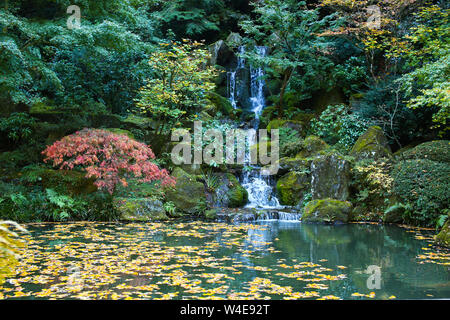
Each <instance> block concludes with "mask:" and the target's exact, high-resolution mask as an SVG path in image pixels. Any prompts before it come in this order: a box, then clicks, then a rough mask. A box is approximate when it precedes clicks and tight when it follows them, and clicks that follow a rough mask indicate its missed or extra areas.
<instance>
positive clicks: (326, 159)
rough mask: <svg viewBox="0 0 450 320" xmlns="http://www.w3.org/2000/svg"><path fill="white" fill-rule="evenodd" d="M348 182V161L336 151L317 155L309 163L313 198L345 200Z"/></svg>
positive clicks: (347, 194) (347, 193) (347, 192)
mask: <svg viewBox="0 0 450 320" xmlns="http://www.w3.org/2000/svg"><path fill="white" fill-rule="evenodd" d="M349 184H350V163H349V162H348V161H347V160H346V159H345V158H344V157H343V156H341V155H339V154H338V153H329V154H323V155H319V156H317V157H316V158H315V159H314V160H313V161H312V163H311V194H312V198H313V199H324V198H332V199H338V200H347V198H348V196H349Z"/></svg>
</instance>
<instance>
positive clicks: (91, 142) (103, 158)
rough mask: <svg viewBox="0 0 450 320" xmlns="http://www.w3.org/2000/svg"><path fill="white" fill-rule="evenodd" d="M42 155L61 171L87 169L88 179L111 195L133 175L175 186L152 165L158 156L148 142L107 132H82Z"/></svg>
mask: <svg viewBox="0 0 450 320" xmlns="http://www.w3.org/2000/svg"><path fill="white" fill-rule="evenodd" d="M42 153H43V154H44V155H45V156H46V158H45V159H44V161H45V162H48V161H52V162H53V166H54V167H58V168H59V169H61V170H67V169H68V170H72V169H82V170H85V171H86V172H87V174H86V177H87V178H91V177H95V178H96V181H95V185H96V186H97V187H98V188H99V189H106V190H107V191H108V192H109V193H111V194H112V193H113V192H114V190H115V187H116V185H117V184H118V183H121V184H122V185H123V186H127V181H126V177H129V174H130V173H132V174H133V175H134V176H135V177H137V178H140V179H139V181H140V182H151V181H160V182H161V184H162V186H174V185H175V178H173V177H171V176H170V175H169V173H168V172H167V170H166V169H159V168H158V166H157V165H156V164H155V163H153V162H151V160H152V159H155V155H154V153H153V151H152V150H151V149H150V148H149V147H148V146H147V145H146V144H145V143H141V142H137V141H135V140H133V139H130V138H129V137H127V136H126V135H121V134H114V133H111V132H109V131H106V130H100V129H83V130H81V131H78V132H76V133H74V134H71V135H69V136H66V137H64V138H62V139H61V140H59V141H56V142H55V143H53V144H52V145H51V146H48V147H47V148H46V149H45V150H44V151H43V152H42Z"/></svg>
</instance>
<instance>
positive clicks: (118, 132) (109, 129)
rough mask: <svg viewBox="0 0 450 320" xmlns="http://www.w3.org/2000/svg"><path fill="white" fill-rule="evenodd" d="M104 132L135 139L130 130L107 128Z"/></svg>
mask: <svg viewBox="0 0 450 320" xmlns="http://www.w3.org/2000/svg"><path fill="white" fill-rule="evenodd" d="M104 130H106V131H109V132H112V133H114V134H120V135H125V136H127V137H128V138H130V139H135V137H134V135H133V134H132V133H131V132H130V131H128V130H124V129H119V128H106V129H104Z"/></svg>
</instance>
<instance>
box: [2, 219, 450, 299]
mask: <svg viewBox="0 0 450 320" xmlns="http://www.w3.org/2000/svg"><path fill="white" fill-rule="evenodd" d="M29 229H30V230H31V237H30V238H29V246H28V250H27V251H26V253H25V255H24V258H23V259H22V262H21V264H20V265H19V267H18V270H17V275H16V276H15V277H14V278H12V279H9V281H8V282H7V283H6V284H4V285H3V286H2V287H0V297H3V298H14V297H17V298H21V297H23V298H35V297H38V298H51V297H53V298H81V299H102V298H107V299H111V298H112V299H124V298H137V299H155V298H163V299H169V298H173V299H200V298H224V299H243V298H251V299H266V298H272V299H283V298H289V299H299V298H321V297H325V298H327V297H331V298H332V297H338V298H342V299H365V298H371V297H372V298H375V299H388V298H394V297H396V298H399V299H409V298H421V299H422V298H450V281H449V280H450V274H449V262H450V260H449V259H450V256H449V253H448V251H442V249H441V251H438V248H434V247H433V246H432V245H431V241H430V235H429V234H426V233H424V232H423V231H422V232H421V233H419V231H417V230H414V229H410V230H408V229H403V228H400V227H397V226H381V225H370V224H349V225H337V226H329V225H315V224H301V223H293V222H282V221H262V222H258V223H256V224H239V225H231V224H226V223H209V222H200V221H195V222H184V223H180V222H173V223H172V222H169V223H148V224H145V223H143V224H106V223H104V224H102V223H74V224H52V225H39V226H35V227H32V226H30V227H29ZM369 266H377V267H379V268H380V270H381V274H380V275H381V279H379V289H377V288H373V287H370V283H371V282H370V281H368V279H369V277H370V276H371V275H370V274H368V273H366V270H367V269H368V267H369ZM67 270H77V273H76V274H75V275H70V274H69V275H68V274H67ZM74 279H75V280H74ZM77 281H78V282H77ZM368 283H369V287H368ZM74 284H75V285H74ZM18 292H19V293H18Z"/></svg>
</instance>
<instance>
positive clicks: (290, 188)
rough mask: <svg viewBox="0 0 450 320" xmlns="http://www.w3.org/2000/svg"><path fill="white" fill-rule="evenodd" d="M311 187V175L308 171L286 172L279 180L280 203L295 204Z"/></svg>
mask: <svg viewBox="0 0 450 320" xmlns="http://www.w3.org/2000/svg"><path fill="white" fill-rule="evenodd" d="M310 188H311V183H310V177H309V175H308V174H307V173H306V172H296V171H291V172H289V173H287V174H285V175H284V176H282V177H281V178H280V179H278V181H277V193H278V196H279V201H280V204H283V205H290V206H295V205H296V204H298V203H299V202H300V200H301V199H302V197H303V194H305V193H307V192H309V190H310Z"/></svg>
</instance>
